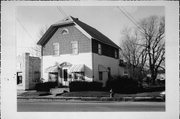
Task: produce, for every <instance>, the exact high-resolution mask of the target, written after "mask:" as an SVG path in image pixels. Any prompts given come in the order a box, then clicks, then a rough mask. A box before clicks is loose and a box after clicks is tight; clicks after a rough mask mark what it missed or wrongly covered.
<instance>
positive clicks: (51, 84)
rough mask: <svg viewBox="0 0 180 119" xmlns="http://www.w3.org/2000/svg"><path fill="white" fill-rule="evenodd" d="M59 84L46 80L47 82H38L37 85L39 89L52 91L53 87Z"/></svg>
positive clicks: (36, 87)
mask: <svg viewBox="0 0 180 119" xmlns="http://www.w3.org/2000/svg"><path fill="white" fill-rule="evenodd" d="M56 86H57V83H56V82H45V83H38V84H36V86H35V89H36V90H37V91H48V92H49V91H50V89H51V88H55V87H56Z"/></svg>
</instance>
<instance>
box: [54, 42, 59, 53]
mask: <svg viewBox="0 0 180 119" xmlns="http://www.w3.org/2000/svg"><path fill="white" fill-rule="evenodd" d="M53 53H54V55H59V43H53Z"/></svg>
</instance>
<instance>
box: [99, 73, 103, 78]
mask: <svg viewBox="0 0 180 119" xmlns="http://www.w3.org/2000/svg"><path fill="white" fill-rule="evenodd" d="M99 80H103V72H99Z"/></svg>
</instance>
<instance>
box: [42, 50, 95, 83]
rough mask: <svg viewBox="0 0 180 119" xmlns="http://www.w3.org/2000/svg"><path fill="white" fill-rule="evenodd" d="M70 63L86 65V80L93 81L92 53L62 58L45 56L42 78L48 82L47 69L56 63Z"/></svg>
mask: <svg viewBox="0 0 180 119" xmlns="http://www.w3.org/2000/svg"><path fill="white" fill-rule="evenodd" d="M63 62H69V63H71V64H84V65H85V80H87V81H92V53H80V54H78V55H72V54H66V55H60V56H43V58H42V70H43V71H42V74H43V75H42V78H44V79H45V81H47V80H48V73H47V72H45V69H46V68H48V67H50V66H54V65H55V64H56V63H59V64H61V63H63Z"/></svg>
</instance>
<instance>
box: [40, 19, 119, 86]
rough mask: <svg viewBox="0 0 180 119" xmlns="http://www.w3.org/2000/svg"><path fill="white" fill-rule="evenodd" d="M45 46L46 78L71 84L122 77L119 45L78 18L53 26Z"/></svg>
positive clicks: (43, 61)
mask: <svg viewBox="0 0 180 119" xmlns="http://www.w3.org/2000/svg"><path fill="white" fill-rule="evenodd" d="M37 44H38V45H40V46H42V50H41V51H42V52H41V55H42V61H41V63H42V64H41V66H42V78H44V79H45V81H57V82H58V83H61V84H63V85H69V82H70V81H74V80H84V81H98V82H102V83H103V84H104V85H105V82H106V81H107V80H108V78H110V76H113V75H120V74H122V71H120V70H121V69H122V67H121V68H120V67H119V55H118V54H119V49H120V48H119V46H117V45H116V44H115V43H114V42H112V41H111V40H110V39H109V38H108V37H106V36H105V35H103V34H102V33H100V32H99V31H98V30H96V29H95V28H93V27H91V26H89V25H87V24H86V23H83V22H82V21H80V20H79V19H78V18H74V17H68V18H66V19H64V20H61V21H60V22H58V23H56V24H53V25H51V26H50V27H49V29H48V30H47V31H46V33H45V34H44V35H43V36H42V38H41V39H40V40H39V41H38V43H37Z"/></svg>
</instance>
